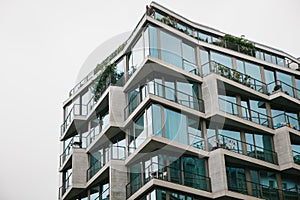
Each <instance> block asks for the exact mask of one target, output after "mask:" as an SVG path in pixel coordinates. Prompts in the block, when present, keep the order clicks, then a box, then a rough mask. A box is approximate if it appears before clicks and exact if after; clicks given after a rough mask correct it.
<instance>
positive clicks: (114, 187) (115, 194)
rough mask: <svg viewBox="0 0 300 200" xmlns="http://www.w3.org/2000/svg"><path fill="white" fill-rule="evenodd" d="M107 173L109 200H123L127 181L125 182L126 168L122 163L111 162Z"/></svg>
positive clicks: (117, 161)
mask: <svg viewBox="0 0 300 200" xmlns="http://www.w3.org/2000/svg"><path fill="white" fill-rule="evenodd" d="M109 173H110V176H109V178H110V180H109V184H110V186H109V190H110V195H109V199H111V200H123V199H125V198H126V185H127V183H128V181H127V167H125V164H124V161H120V160H111V166H110V168H109Z"/></svg>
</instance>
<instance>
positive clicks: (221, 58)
mask: <svg viewBox="0 0 300 200" xmlns="http://www.w3.org/2000/svg"><path fill="white" fill-rule="evenodd" d="M211 60H212V61H215V62H217V63H220V64H222V65H225V66H226V67H229V68H232V59H231V57H229V56H225V55H223V54H219V53H216V52H211Z"/></svg>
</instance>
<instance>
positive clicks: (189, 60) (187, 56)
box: [182, 43, 197, 72]
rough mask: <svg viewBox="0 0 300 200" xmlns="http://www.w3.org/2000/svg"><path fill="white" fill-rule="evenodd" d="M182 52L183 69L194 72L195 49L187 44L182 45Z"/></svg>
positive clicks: (195, 67)
mask: <svg viewBox="0 0 300 200" xmlns="http://www.w3.org/2000/svg"><path fill="white" fill-rule="evenodd" d="M182 51H183V69H184V70H186V71H188V72H196V71H197V66H196V65H195V64H196V56H195V49H194V47H191V46H190V45H187V44H184V43H183V44H182Z"/></svg>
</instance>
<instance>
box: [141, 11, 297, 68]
mask: <svg viewBox="0 0 300 200" xmlns="http://www.w3.org/2000/svg"><path fill="white" fill-rule="evenodd" d="M147 14H148V15H149V16H151V17H152V18H154V19H156V20H158V21H160V22H162V23H164V24H166V25H168V26H170V27H172V28H175V29H177V30H178V31H181V32H183V33H185V34H186V35H188V36H190V37H193V38H195V39H197V40H199V41H202V42H206V43H209V44H213V45H216V46H220V47H223V48H226V49H230V50H233V51H236V52H239V53H242V54H246V55H249V56H252V57H255V58H257V59H260V60H264V61H266V62H269V63H273V64H277V65H279V66H281V67H288V68H291V69H297V70H299V64H298V63H296V62H294V61H291V60H290V59H288V58H284V57H282V56H279V55H276V54H273V53H270V52H267V51H264V50H262V49H257V48H256V47H255V44H254V43H253V42H251V41H249V40H245V39H243V38H237V37H233V36H231V37H232V38H235V39H236V40H239V41H240V42H234V41H230V40H228V39H225V38H223V37H220V36H217V35H214V34H212V33H208V32H205V31H203V30H200V29H196V28H194V27H192V26H190V25H186V24H185V23H183V22H181V21H180V20H178V19H176V18H174V17H172V16H169V15H167V14H163V13H161V12H157V11H153V12H151V13H147ZM225 37H226V36H225Z"/></svg>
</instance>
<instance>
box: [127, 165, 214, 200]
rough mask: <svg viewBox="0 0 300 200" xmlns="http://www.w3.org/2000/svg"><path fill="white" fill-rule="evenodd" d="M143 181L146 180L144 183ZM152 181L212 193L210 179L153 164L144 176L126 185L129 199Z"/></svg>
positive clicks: (137, 176)
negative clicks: (160, 181) (162, 181)
mask: <svg viewBox="0 0 300 200" xmlns="http://www.w3.org/2000/svg"><path fill="white" fill-rule="evenodd" d="M142 179H144V180H143V181H142ZM152 179H160V180H164V181H168V182H172V183H176V184H180V185H184V186H188V187H192V188H195V189H198V190H205V191H208V192H211V185H210V178H209V177H206V176H203V175H200V174H197V173H192V172H188V171H185V170H181V169H177V168H174V167H170V166H165V165H161V164H158V163H155V162H152V163H151V164H150V165H149V166H148V167H146V168H145V173H144V174H142V173H139V174H137V175H136V177H135V178H134V179H133V180H132V181H131V182H130V183H128V184H127V185H126V196H127V198H129V197H130V196H131V195H133V194H134V193H135V192H137V191H138V190H139V189H140V188H141V187H142V186H143V185H145V184H146V183H148V182H149V181H150V180H152Z"/></svg>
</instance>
